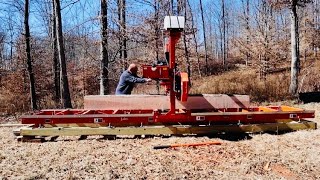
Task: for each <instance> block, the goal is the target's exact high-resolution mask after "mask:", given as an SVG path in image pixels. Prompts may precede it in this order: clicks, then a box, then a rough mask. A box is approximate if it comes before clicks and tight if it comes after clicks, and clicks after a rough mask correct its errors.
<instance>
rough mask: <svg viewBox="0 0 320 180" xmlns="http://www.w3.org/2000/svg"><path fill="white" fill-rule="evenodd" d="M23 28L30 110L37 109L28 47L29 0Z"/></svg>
mask: <svg viewBox="0 0 320 180" xmlns="http://www.w3.org/2000/svg"><path fill="white" fill-rule="evenodd" d="M24 28H25V29H24V30H25V34H24V37H25V42H26V56H27V66H28V75H29V80H30V95H31V108H32V110H37V109H38V107H37V99H36V87H35V78H34V74H33V70H32V59H31V48H30V38H31V37H30V28H29V0H25V4H24Z"/></svg>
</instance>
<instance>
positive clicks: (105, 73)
mask: <svg viewBox="0 0 320 180" xmlns="http://www.w3.org/2000/svg"><path fill="white" fill-rule="evenodd" d="M107 3H108V2H107V0H101V3H100V7H101V9H100V23H101V31H100V35H101V50H100V51H101V55H100V95H105V94H109V70H108V66H109V60H108V16H107V15H108V11H107V8H108V4H107Z"/></svg>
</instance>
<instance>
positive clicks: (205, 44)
mask: <svg viewBox="0 0 320 180" xmlns="http://www.w3.org/2000/svg"><path fill="white" fill-rule="evenodd" d="M200 11H201V20H202V30H203V41H204V51H205V62H206V74H208V73H209V66H208V51H207V38H206V28H205V23H204V15H203V7H202V0H200Z"/></svg>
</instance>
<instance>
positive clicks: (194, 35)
mask: <svg viewBox="0 0 320 180" xmlns="http://www.w3.org/2000/svg"><path fill="white" fill-rule="evenodd" d="M186 1H187V2H186V3H188V7H189V9H190V16H191V29H192V34H193V39H194V44H195V51H196V56H197V67H198V73H199V76H200V77H201V65H200V57H199V52H198V42H197V37H196V31H195V26H194V19H193V13H192V9H191V6H190V2H189V0H186Z"/></svg>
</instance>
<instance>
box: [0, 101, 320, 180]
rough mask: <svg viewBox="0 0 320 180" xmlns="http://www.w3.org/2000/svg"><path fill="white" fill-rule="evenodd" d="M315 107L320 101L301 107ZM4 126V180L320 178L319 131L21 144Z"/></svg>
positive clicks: (0, 168)
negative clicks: (186, 145) (160, 147)
mask: <svg viewBox="0 0 320 180" xmlns="http://www.w3.org/2000/svg"><path fill="white" fill-rule="evenodd" d="M301 106H302V107H303V108H306V109H316V110H317V115H316V117H317V118H316V119H315V121H316V122H318V123H320V119H319V117H320V115H319V112H320V111H319V110H320V104H319V103H318V104H317V103H314V104H307V105H301ZM13 129H14V128H8V127H7V128H0V143H1V145H0V179H83V178H85V179H320V158H319V157H320V148H319V147H320V130H319V129H318V130H313V131H298V132H292V133H286V134H282V135H273V134H256V135H250V136H251V137H252V138H245V139H244V140H239V141H230V140H227V139H224V138H223V137H220V138H208V137H170V138H160V137H154V138H146V139H133V138H121V139H117V140H101V139H100V138H101V137H100V136H89V138H88V139H87V140H82V141H79V140H77V138H78V137H59V138H58V139H57V141H56V142H48V143H19V142H17V141H16V140H14V136H13V134H12V130H13ZM207 141H221V142H223V143H222V145H212V146H201V147H191V148H190V147H189V148H175V149H163V150H154V149H153V146H156V145H166V144H179V143H192V142H194V143H197V142H207Z"/></svg>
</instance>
